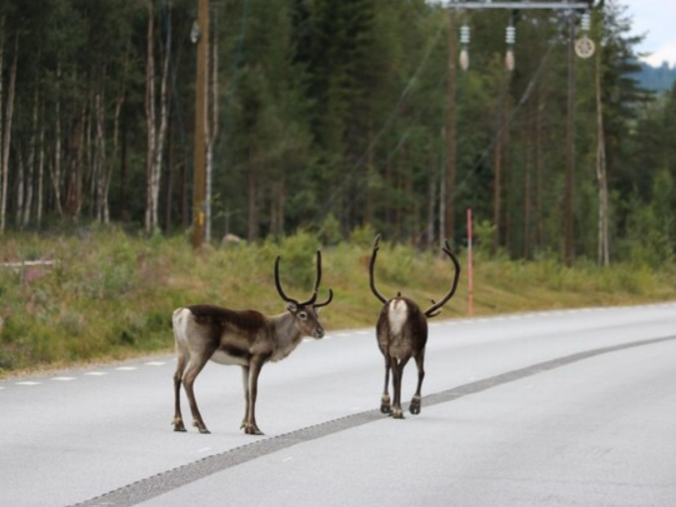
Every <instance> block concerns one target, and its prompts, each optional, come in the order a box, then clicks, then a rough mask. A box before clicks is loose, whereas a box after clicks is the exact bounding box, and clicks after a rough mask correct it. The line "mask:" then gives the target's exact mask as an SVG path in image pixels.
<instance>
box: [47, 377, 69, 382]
mask: <svg viewBox="0 0 676 507" xmlns="http://www.w3.org/2000/svg"><path fill="white" fill-rule="evenodd" d="M52 380H55V381H57V382H68V381H69V380H75V377H52Z"/></svg>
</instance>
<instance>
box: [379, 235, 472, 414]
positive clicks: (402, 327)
mask: <svg viewBox="0 0 676 507" xmlns="http://www.w3.org/2000/svg"><path fill="white" fill-rule="evenodd" d="M379 242H380V235H378V236H377V237H376V239H375V241H374V243H373V253H372V255H371V263H370V265H369V276H370V282H371V291H372V292H373V294H374V295H375V296H376V297H377V298H378V299H379V300H380V301H381V302H382V303H383V305H385V306H383V309H382V310H381V312H380V317H379V318H378V324H377V326H376V335H377V338H378V347H379V348H380V352H382V354H383V357H384V358H385V389H384V391H383V396H382V399H381V404H380V411H381V412H382V413H384V414H391V415H392V417H394V418H395V419H403V418H404V413H403V411H402V409H401V380H402V377H403V375H404V367H405V366H406V363H407V362H408V360H409V359H411V357H413V358H414V359H415V363H416V366H417V367H418V388H417V389H416V391H415V395H414V396H413V399H412V400H411V404H410V407H409V410H410V411H411V414H419V413H420V406H421V394H420V392H421V389H422V383H423V379H424V378H425V367H424V363H425V345H426V344H427V319H429V318H432V317H436V316H437V315H439V313H440V310H441V307H442V306H444V305H445V304H446V303H447V302H448V300H449V299H451V297H453V294H455V290H456V289H457V287H458V279H459V277H460V264H459V263H458V259H456V257H455V255H453V252H451V247H450V246H449V245H448V241H446V243H445V247H444V248H443V251H444V252H445V253H446V255H448V256H449V257H450V258H451V260H452V261H453V264H454V265H455V278H454V279H453V285H452V286H451V289H450V290H449V291H448V293H447V294H446V295H445V296H444V297H443V298H441V300H439V302H438V303H435V302H434V300H432V306H431V307H430V308H429V309H428V310H426V311H425V312H423V311H422V310H421V309H420V307H419V306H418V305H417V304H416V303H415V302H414V301H412V300H410V299H408V298H405V297H402V296H401V293H399V294H397V297H394V298H392V299H386V298H385V297H384V296H383V295H382V294H381V293H380V292H378V289H376V285H375V279H374V274H373V271H374V266H375V264H376V257H377V255H378V249H379V246H378V245H379ZM390 369H391V370H392V391H393V392H394V403H393V405H390V395H389V393H388V384H389V381H390Z"/></svg>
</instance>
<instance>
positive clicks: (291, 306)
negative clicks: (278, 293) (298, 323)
mask: <svg viewBox="0 0 676 507" xmlns="http://www.w3.org/2000/svg"><path fill="white" fill-rule="evenodd" d="M286 309H287V310H289V311H290V312H291V313H296V312H297V311H298V307H297V306H296V304H295V303H286Z"/></svg>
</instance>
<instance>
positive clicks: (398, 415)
mask: <svg viewBox="0 0 676 507" xmlns="http://www.w3.org/2000/svg"><path fill="white" fill-rule="evenodd" d="M392 419H405V417H404V412H402V410H401V409H400V408H395V409H392Z"/></svg>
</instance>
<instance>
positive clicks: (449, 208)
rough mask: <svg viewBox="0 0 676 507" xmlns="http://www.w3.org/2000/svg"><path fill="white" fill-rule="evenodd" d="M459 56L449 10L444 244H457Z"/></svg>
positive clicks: (453, 21) (453, 12)
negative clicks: (446, 241) (456, 133)
mask: <svg viewBox="0 0 676 507" xmlns="http://www.w3.org/2000/svg"><path fill="white" fill-rule="evenodd" d="M457 54H458V30H457V27H456V26H455V10H454V9H449V10H448V112H447V118H446V181H445V183H446V188H445V191H444V194H443V199H444V204H445V206H444V213H445V219H444V224H445V226H444V229H443V230H442V234H441V235H440V237H439V241H441V242H442V243H443V242H444V241H445V240H446V239H448V240H449V241H450V243H451V245H454V244H455V197H454V195H453V194H454V193H455V159H456V154H455V148H456V144H455V121H456V120H455V114H456V103H455V99H456V94H457V78H458V66H457V64H456V61H455V59H456V58H457Z"/></svg>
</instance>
